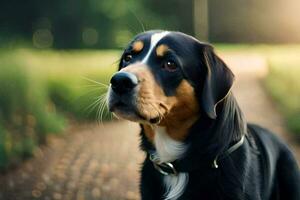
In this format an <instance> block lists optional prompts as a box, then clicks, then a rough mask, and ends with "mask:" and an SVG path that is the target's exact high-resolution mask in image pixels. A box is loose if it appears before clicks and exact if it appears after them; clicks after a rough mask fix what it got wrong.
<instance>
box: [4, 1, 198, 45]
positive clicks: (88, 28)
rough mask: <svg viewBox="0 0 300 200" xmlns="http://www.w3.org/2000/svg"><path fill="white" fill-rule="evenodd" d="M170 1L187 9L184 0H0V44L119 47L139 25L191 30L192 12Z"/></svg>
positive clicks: (188, 6) (188, 2)
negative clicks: (177, 8) (174, 10)
mask: <svg viewBox="0 0 300 200" xmlns="http://www.w3.org/2000/svg"><path fill="white" fill-rule="evenodd" d="M171 4H172V6H174V7H183V6H184V7H185V8H186V9H189V10H192V1H190V0H189V1H182V0H166V1H158V0H155V1H153V0H152V1H150V0H126V1H124V0H109V1H106V0H79V1H70V0H66V1H58V0H54V1H53V0H44V1H35V0H28V1H17V0H11V1H1V2H0V24H1V28H0V30H1V31H0V46H3V45H4V46H8V47H9V46H15V45H18V44H19V43H22V44H23V43H26V44H27V45H31V44H33V46H34V47H37V48H49V47H54V48H59V49H66V48H72V49H74V48H120V47H123V46H124V45H125V43H127V42H128V40H129V39H131V38H132V36H133V35H136V34H137V33H140V32H142V31H143V30H144V28H145V29H146V30H149V29H153V28H154V29H173V30H181V31H185V32H187V33H192V23H191V22H192V12H186V10H185V9H182V11H177V12H173V9H169V6H170V5H171ZM162 19H163V20H162ZM187 22H188V23H187Z"/></svg>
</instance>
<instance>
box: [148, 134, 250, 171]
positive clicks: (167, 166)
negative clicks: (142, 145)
mask: <svg viewBox="0 0 300 200" xmlns="http://www.w3.org/2000/svg"><path fill="white" fill-rule="evenodd" d="M244 140H245V136H244V135H243V136H242V137H241V139H240V140H239V141H238V142H237V143H235V144H234V145H232V146H231V147H230V148H229V149H227V151H225V152H224V153H222V154H220V155H218V156H217V157H216V158H215V159H214V160H213V162H212V164H211V167H212V168H214V169H217V168H219V165H218V161H219V160H222V159H223V158H225V157H227V156H229V155H230V154H231V153H232V152H234V151H236V150H237V149H238V148H239V147H241V146H242V145H243V143H244ZM148 154H149V159H150V160H151V162H152V163H153V166H154V168H155V169H156V170H157V171H158V172H160V173H161V174H163V175H165V176H166V175H175V176H176V175H177V174H178V172H181V171H184V172H185V171H187V170H184V169H183V170H181V169H180V166H179V160H176V161H174V162H161V161H160V160H159V158H158V157H157V155H156V153H155V152H148Z"/></svg>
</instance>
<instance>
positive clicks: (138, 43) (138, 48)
mask: <svg viewBox="0 0 300 200" xmlns="http://www.w3.org/2000/svg"><path fill="white" fill-rule="evenodd" d="M143 48H144V43H143V42H142V41H140V40H139V41H136V42H134V43H133V45H132V50H133V51H134V52H136V53H138V52H140V51H142V50H143Z"/></svg>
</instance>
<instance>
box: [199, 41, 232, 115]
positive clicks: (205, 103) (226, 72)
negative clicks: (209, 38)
mask: <svg viewBox="0 0 300 200" xmlns="http://www.w3.org/2000/svg"><path fill="white" fill-rule="evenodd" d="M203 62H204V65H205V67H206V70H207V74H206V76H205V80H204V85H203V90H202V95H201V104H202V107H203V109H204V111H205V112H206V114H207V115H208V116H209V117H210V118H211V119H215V118H216V117H217V113H216V106H217V104H218V103H219V102H220V101H222V100H223V99H224V98H225V97H226V95H227V94H228V93H229V91H230V89H231V87H232V85H233V81H234V75H233V73H232V71H231V70H230V69H229V68H228V67H227V66H226V64H225V63H224V62H223V61H222V60H221V59H220V58H219V57H218V56H217V55H216V54H215V52H214V50H213V48H212V47H211V46H206V47H204V48H203Z"/></svg>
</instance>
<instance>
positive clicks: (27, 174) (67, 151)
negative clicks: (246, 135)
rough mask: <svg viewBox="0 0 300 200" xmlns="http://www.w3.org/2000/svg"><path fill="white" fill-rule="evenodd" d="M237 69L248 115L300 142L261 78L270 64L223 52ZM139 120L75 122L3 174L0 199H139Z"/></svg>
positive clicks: (254, 57)
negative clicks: (21, 162)
mask: <svg viewBox="0 0 300 200" xmlns="http://www.w3.org/2000/svg"><path fill="white" fill-rule="evenodd" d="M222 56H223V57H224V58H225V61H226V62H227V63H228V64H229V66H231V68H232V69H233V71H234V72H235V74H236V77H237V81H236V83H235V86H234V90H233V92H234V94H235V95H236V97H237V99H238V102H239V103H240V105H241V107H242V110H243V111H244V112H245V115H246V118H247V119H248V121H251V122H256V123H258V124H261V125H263V126H266V127H268V128H270V129H271V130H273V131H275V132H276V133H278V134H279V135H280V136H281V137H283V138H284V139H285V140H287V141H288V142H290V144H291V145H292V148H293V150H294V152H295V154H296V155H297V158H298V161H299V160H300V150H299V146H296V145H294V144H293V142H292V140H291V139H290V138H289V136H288V134H287V133H286V130H285V129H284V126H283V122H282V118H281V116H280V115H279V114H278V112H277V111H276V108H274V104H273V103H272V102H271V101H270V99H269V97H268V96H267V95H266V94H265V92H264V90H263V88H262V85H261V83H260V79H261V78H262V77H263V76H264V75H266V73H267V68H266V63H265V61H264V59H263V58H261V57H259V56H257V55H251V56H249V55H242V54H241V55H239V54H234V55H227V54H224V55H222ZM138 130H139V127H138V126H137V125H136V124H133V123H128V122H111V123H105V124H103V125H97V124H86V125H80V126H78V127H77V126H74V127H72V129H71V130H69V131H67V134H66V135H65V136H64V137H63V138H50V140H49V141H50V144H49V145H48V146H47V147H42V148H41V149H40V150H39V151H37V152H36V154H35V157H34V158H33V159H30V160H28V161H26V162H25V163H24V164H23V165H22V166H20V167H18V168H16V169H12V170H10V171H9V172H8V173H6V174H0V200H31V199H33V200H34V199H37V200H96V199H101V200H102V199H103V200H119V199H120V200H121V199H122V200H123V199H128V200H129V199H139V195H138V179H139V165H140V163H141V161H142V160H143V154H142V153H141V152H140V151H139V149H138V143H139V139H138Z"/></svg>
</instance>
